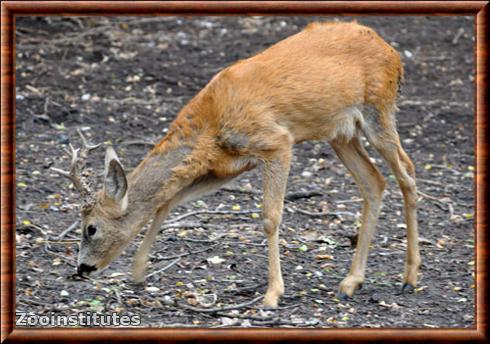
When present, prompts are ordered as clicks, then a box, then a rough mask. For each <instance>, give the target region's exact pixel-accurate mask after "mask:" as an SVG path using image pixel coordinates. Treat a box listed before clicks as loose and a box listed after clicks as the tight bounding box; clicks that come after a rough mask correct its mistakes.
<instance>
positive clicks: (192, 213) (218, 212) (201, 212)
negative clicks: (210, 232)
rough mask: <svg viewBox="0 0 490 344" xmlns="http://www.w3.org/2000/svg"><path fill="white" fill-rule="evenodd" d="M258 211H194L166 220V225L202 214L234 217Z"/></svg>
mask: <svg viewBox="0 0 490 344" xmlns="http://www.w3.org/2000/svg"><path fill="white" fill-rule="evenodd" d="M259 211H260V210H254V209H245V210H196V211H191V212H188V213H185V214H182V215H180V216H177V217H174V218H171V219H169V220H167V221H166V222H167V223H173V222H177V221H180V220H182V219H185V218H186V217H189V216H196V215H202V214H219V215H236V214H251V213H257V212H259Z"/></svg>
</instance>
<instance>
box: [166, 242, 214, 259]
mask: <svg viewBox="0 0 490 344" xmlns="http://www.w3.org/2000/svg"><path fill="white" fill-rule="evenodd" d="M213 241H214V240H213ZM218 245H219V244H214V245H212V246H209V247H206V248H204V249H202V250H197V251H191V252H187V253H182V254H176V255H174V256H167V257H165V256H160V255H159V252H157V259H158V260H170V259H175V258H182V257H186V256H189V255H191V254H197V253H202V252H206V251H209V250H211V249H213V248H215V247H216V246H218Z"/></svg>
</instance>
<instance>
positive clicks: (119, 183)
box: [104, 147, 128, 211]
mask: <svg viewBox="0 0 490 344" xmlns="http://www.w3.org/2000/svg"><path fill="white" fill-rule="evenodd" d="M104 196H105V197H107V198H109V199H110V200H112V201H113V202H115V203H116V204H118V205H119V206H120V207H121V208H120V210H122V211H124V210H125V209H126V206H127V203H128V202H127V198H128V181H127V179H126V174H125V173H124V169H123V167H122V166H121V163H120V162H119V159H118V157H117V154H116V152H115V151H114V149H113V148H112V147H108V148H107V151H106V155H105V180H104Z"/></svg>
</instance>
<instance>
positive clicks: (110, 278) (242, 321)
mask: <svg viewBox="0 0 490 344" xmlns="http://www.w3.org/2000/svg"><path fill="white" fill-rule="evenodd" d="M327 19H328V20H337V19H339V18H314V17H185V18H184V17H179V18H175V17H168V18H165V17H161V18H155V17H154V18H150V17H148V18H123V17H114V18H107V17H98V18H55V17H52V18H46V17H45V18H36V17H31V18H18V19H17V38H16V44H17V58H16V63H17V65H16V67H17V69H16V74H17V84H16V89H17V94H16V103H17V108H16V109H17V114H16V116H17V204H16V210H17V227H16V231H17V289H16V290H17V311H27V312H32V313H34V314H38V315H41V314H51V312H54V314H65V315H68V314H74V313H77V312H84V311H92V312H101V313H110V312H118V313H120V314H128V315H130V314H137V315H139V316H140V319H141V326H144V327H147V326H151V327H165V326H194V327H226V326H242V327H250V326H265V327H270V326H286V327H290V326H292V327H310V326H311V327H473V326H475V318H474V307H475V303H474V297H475V284H474V283H475V280H474V231H473V224H474V219H473V214H474V194H473V191H474V190H473V186H474V171H473V170H474V167H473V166H474V149H473V147H474V117H473V112H474V107H473V99H474V59H473V48H474V21H473V18H471V17H422V16H418V17H359V18H358V21H360V22H361V23H364V24H367V25H370V26H371V27H373V28H374V29H376V30H377V32H378V33H379V34H380V35H381V36H382V37H383V38H385V39H386V40H387V41H388V42H389V43H391V44H392V45H393V46H394V47H395V48H396V49H397V50H398V51H400V53H401V55H402V58H403V62H404V65H405V75H406V81H405V84H404V85H403V88H402V92H401V96H400V99H399V108H400V112H399V113H398V115H397V118H398V127H399V132H400V135H401V137H402V141H403V145H404V147H405V149H406V151H407V152H408V154H409V155H410V156H411V158H412V159H413V161H414V162H415V165H416V170H417V176H418V187H419V191H420V198H419V200H420V202H419V210H418V213H419V219H420V220H419V223H420V236H421V254H422V258H423V264H422V267H421V271H420V276H419V284H418V286H417V289H416V290H415V291H414V292H412V293H410V294H403V295H400V293H399V290H400V288H401V276H402V275H401V274H402V272H403V265H404V259H405V252H406V239H405V228H404V227H405V226H404V220H403V212H402V202H401V201H402V200H401V194H400V192H399V189H398V187H397V185H396V182H395V180H394V177H393V175H392V174H391V172H390V171H389V169H388V168H387V167H386V165H385V164H384V162H382V161H381V159H380V158H379V156H378V155H377V154H376V152H374V151H373V150H372V149H371V148H370V147H368V150H369V151H370V154H371V155H372V157H373V158H374V159H375V161H376V164H377V165H378V166H380V168H381V170H382V172H383V174H384V175H385V177H386V179H387V181H388V188H387V191H386V192H385V196H384V200H385V202H384V207H383V209H382V211H381V215H380V221H379V225H378V232H377V234H376V237H375V239H374V241H373V244H372V249H371V251H370V254H369V261H368V268H367V273H366V281H365V283H364V286H363V288H362V289H361V290H359V291H358V292H357V293H356V294H355V296H354V298H353V299H352V300H348V301H339V300H338V299H337V295H336V292H337V288H338V285H339V283H340V281H341V280H342V278H343V277H344V276H346V274H347V272H348V269H349V266H350V263H351V259H352V255H353V252H354V247H353V246H352V241H353V240H354V238H355V233H356V231H357V228H358V226H359V220H358V218H359V214H360V210H361V205H362V203H361V202H360V199H359V196H360V194H359V192H358V190H357V188H356V186H355V184H354V181H353V179H352V177H351V176H350V175H349V174H348V173H347V171H346V169H345V168H344V167H343V165H341V163H340V162H339V160H338V159H337V157H336V156H335V155H334V153H333V151H332V149H331V148H330V147H329V146H328V145H327V144H325V143H322V142H306V143H302V144H299V145H297V146H295V149H294V155H295V157H294V160H293V165H292V170H291V174H290V178H289V184H288V195H289V197H288V200H287V201H286V210H285V213H284V219H283V224H282V227H281V234H280V236H281V245H280V249H281V256H282V267H283V273H284V282H285V286H286V294H285V296H284V298H283V299H282V301H281V303H280V306H281V307H280V308H279V309H278V310H275V311H271V310H266V309H262V308H261V306H260V302H257V303H253V304H250V305H242V306H241V307H237V309H231V310H226V309H222V308H223V307H228V306H233V305H237V304H242V303H247V302H249V301H251V300H254V298H256V297H257V296H259V295H262V294H263V293H264V292H265V289H266V281H267V259H266V255H267V251H266V241H265V236H264V234H263V231H262V227H261V222H260V218H258V217H259V216H258V214H260V205H261V195H260V191H261V175H260V173H259V171H258V170H257V171H252V172H249V173H246V174H245V175H242V176H241V177H239V178H238V179H237V180H236V181H234V182H233V184H231V185H229V186H228V187H227V188H225V189H223V190H220V191H219V192H217V193H215V194H212V195H209V196H206V197H204V198H202V199H200V200H197V201H193V202H191V203H189V204H187V205H185V206H182V207H179V208H178V209H175V210H174V211H173V212H172V214H171V216H170V219H169V220H168V221H167V223H166V224H165V227H166V228H165V229H162V232H161V235H160V237H159V240H158V242H157V244H156V245H155V248H154V251H153V253H152V257H151V267H150V270H149V272H150V273H152V272H157V271H159V270H161V269H162V268H164V267H167V269H166V270H165V271H164V272H158V273H155V274H154V275H153V276H151V277H150V278H148V280H147V282H146V285H145V286H144V287H140V286H136V285H134V284H133V283H132V282H131V278H130V274H129V270H130V264H131V257H132V255H133V254H134V252H135V249H136V247H137V244H138V243H139V242H140V240H141V238H142V236H141V235H140V236H139V237H138V238H137V239H138V240H136V241H135V242H133V243H132V244H131V245H130V247H128V249H126V251H125V252H124V254H123V255H122V257H120V258H119V259H118V260H117V261H115V262H114V263H113V264H111V265H110V267H109V268H108V269H107V270H106V271H105V272H104V273H103V274H102V275H100V276H98V277H96V278H95V279H92V280H88V281H73V280H70V279H68V277H69V276H70V275H72V274H73V273H74V272H75V263H76V255H77V251H78V248H77V245H78V237H79V234H80V230H79V229H78V226H75V227H74V228H75V229H73V230H72V231H70V232H69V233H67V234H66V235H64V237H63V238H61V239H59V238H57V236H58V235H59V234H60V233H62V232H63V231H64V230H65V229H67V228H69V227H70V226H71V225H72V224H73V223H74V222H75V221H76V220H77V219H78V217H79V215H78V210H77V206H78V201H79V199H78V195H77V193H76V192H75V191H74V190H73V189H70V188H69V183H68V181H67V180H64V179H62V178H59V177H58V176H57V175H56V174H55V173H53V172H52V171H50V169H49V168H50V167H53V166H57V167H63V168H66V167H67V165H68V157H67V156H66V154H65V153H64V151H63V148H64V147H66V144H67V143H68V142H73V143H74V144H75V145H79V143H80V142H79V139H78V137H77V135H76V129H77V128H81V129H82V130H83V132H84V133H85V134H86V136H88V137H89V138H90V140H91V141H92V142H105V143H108V144H110V143H112V144H114V145H115V147H116V148H117V151H118V152H119V154H120V156H121V157H122V162H123V164H124V165H125V167H126V169H127V170H131V169H132V168H134V167H135V166H136V165H137V163H138V162H139V161H140V159H141V158H142V157H143V155H144V154H145V152H146V151H148V150H149V149H150V148H151V143H153V142H156V141H157V140H159V139H160V138H161V137H162V136H163V135H164V134H165V132H166V128H167V127H168V126H169V124H170V122H171V121H172V119H173V118H174V116H175V114H176V113H177V112H178V110H179V109H180V108H181V107H182V106H183V105H184V104H185V103H186V102H187V101H188V100H189V99H190V98H191V97H192V96H193V95H194V94H196V92H197V91H199V90H200V89H201V88H202V87H203V86H204V85H205V84H206V83H207V82H208V81H209V80H210V78H211V77H212V76H213V75H214V74H215V73H216V72H218V71H219V70H220V69H222V68H223V67H225V66H227V65H229V64H230V63H232V62H234V61H235V60H237V59H241V58H245V57H248V56H251V55H253V54H254V53H256V52H259V51H261V50H262V49H264V48H266V47H267V46H269V45H271V44H273V43H275V42H277V41H279V40H280V39H282V38H285V37H287V36H289V35H291V34H293V33H296V32H298V31H299V30H301V28H302V27H304V26H305V25H306V24H307V23H308V22H311V21H314V20H327ZM342 20H350V18H342ZM305 53H306V52H305ZM102 164H103V149H101V150H100V151H97V152H95V153H94V154H93V158H92V159H91V160H90V165H91V167H93V168H94V169H96V170H98V171H102V170H101V167H102ZM99 183H100V180H99ZM301 196H303V197H301ZM215 210H219V211H221V212H222V213H220V214H212V213H210V212H212V211H215ZM194 211H201V214H197V215H191V214H188V213H189V212H194ZM322 212H329V213H330V215H327V216H318V213H322ZM184 214H187V215H186V216H184V217H183V218H181V219H180V220H179V219H176V218H177V217H178V216H179V215H184ZM335 214H336V215H335ZM172 219H173V220H172ZM176 220H177V221H176ZM175 300H177V301H178V304H177V305H176V304H174V303H173V302H174V301H175ZM209 304H213V305H212V306H211V307H212V308H217V310H215V311H209V309H208V311H195V310H191V309H189V307H184V306H182V305H187V306H194V307H197V308H199V309H205V308H206V306H209Z"/></svg>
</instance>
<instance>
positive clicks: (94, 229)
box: [87, 225, 97, 236]
mask: <svg viewBox="0 0 490 344" xmlns="http://www.w3.org/2000/svg"><path fill="white" fill-rule="evenodd" d="M95 232H97V227H95V226H94V225H88V227H87V234H88V235H89V236H92V235H94V234H95Z"/></svg>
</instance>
